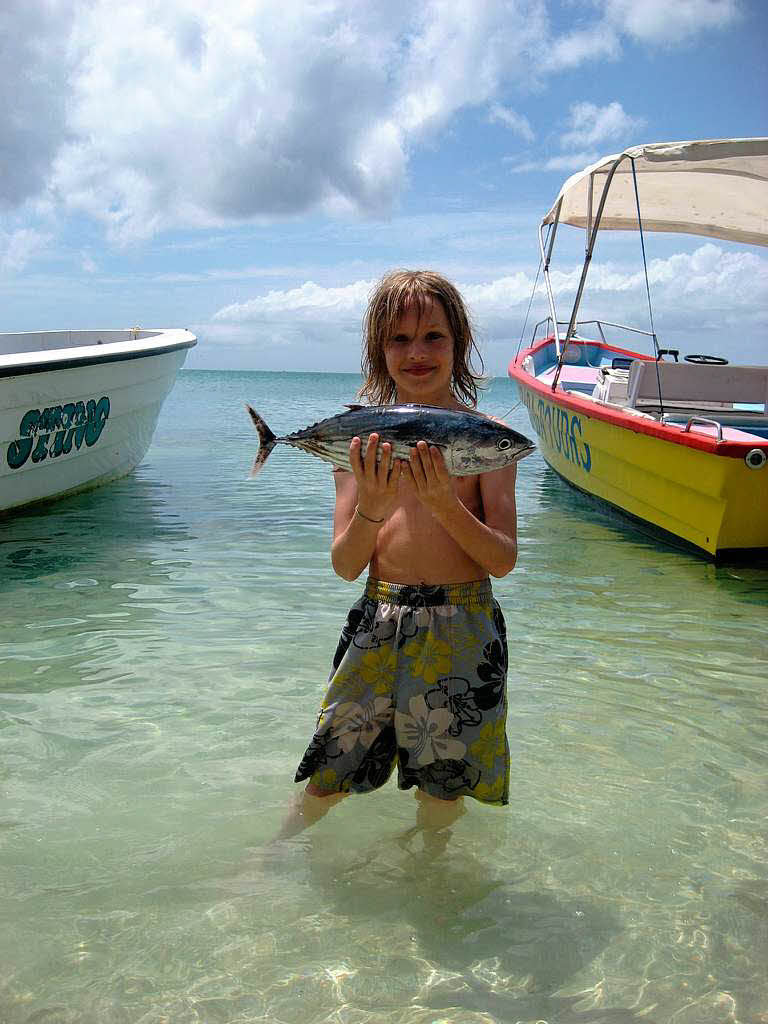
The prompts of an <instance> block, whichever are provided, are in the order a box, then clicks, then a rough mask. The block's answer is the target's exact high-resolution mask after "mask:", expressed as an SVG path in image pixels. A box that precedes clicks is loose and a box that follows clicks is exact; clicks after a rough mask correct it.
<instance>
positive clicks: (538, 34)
mask: <svg viewBox="0 0 768 1024" xmlns="http://www.w3.org/2000/svg"><path fill="white" fill-rule="evenodd" d="M766 38H768V5H767V4H766V3H765V2H764V0H674V2H670V0H641V2H638V0H561V2H559V3H556V2H553V0H432V2H430V0H421V2H419V0H407V2H406V0H345V2H334V0H281V2H280V3H279V4H277V3H275V2H274V0H217V3H216V4H215V5H214V4H212V3H210V0H164V2H163V3H162V4H159V3H157V2H156V0H122V2H121V3H120V4H119V5H116V4H115V3H114V0H3V2H2V6H1V7H0V47H2V56H3V60H2V62H1V63H0V96H1V97H2V102H1V103H0V156H1V163H0V166H1V167H2V174H0V300H1V301H2V309H3V317H2V322H3V324H4V326H3V328H2V330H4V331H25V330H29V331H33V330H46V329H48V330H52V329H63V328H68V329H77V328H83V329H84V328H91V327H97V328H107V327H131V326H135V325H139V326H142V327H187V328H189V329H190V330H192V331H193V332H194V333H195V334H196V335H197V337H198V339H199V344H198V346H197V347H196V348H195V349H194V350H193V351H192V352H191V354H190V356H189V358H188V361H187V366H188V367H192V368H206V369H268V370H286V369H289V370H331V371H355V370H357V369H358V368H359V365H360V334H361V332H360V324H361V320H362V316H363V313H364V309H365V305H366V301H367V297H368V295H369V293H370V291H371V289H372V287H373V286H374V285H375V282H376V281H377V280H378V279H379V278H380V277H381V276H382V275H383V274H384V273H385V272H386V271H388V270H390V269H392V268H395V267H412V268H430V269H435V270H439V271H440V272H442V273H444V274H445V275H446V276H448V277H449V278H451V279H452V280H453V281H455V282H456V284H457V285H458V286H459V287H460V289H461V290H462V292H463V294H464V295H465V297H466V299H467V301H468V304H469V307H470V310H471V312H472V315H473V319H474V323H475V325H476V329H477V335H478V338H479V341H480V347H481V351H482V353H483V357H484V361H485V366H486V370H487V371H488V373H490V374H493V375H499V374H504V373H505V372H506V367H507V364H508V363H509V361H510V359H511V358H512V357H513V356H514V353H515V350H516V349H517V347H518V344H519V343H520V339H521V337H524V338H525V340H526V341H528V340H530V334H531V330H532V327H533V324H534V323H535V322H536V321H537V320H540V319H541V318H543V317H545V316H546V315H547V312H548V310H547V306H546V301H545V298H544V296H543V294H542V293H541V290H540V287H539V289H538V290H537V293H536V294H535V295H534V296H533V302H532V306H531V312H530V315H529V316H528V318H527V320H526V313H527V310H528V306H529V301H530V300H531V296H532V293H533V287H534V281H535V279H536V274H537V269H538V263H539V252H538V236H537V232H538V225H539V222H540V220H541V218H542V216H543V215H544V214H545V213H546V211H547V210H548V209H549V207H550V205H551V204H552V201H553V200H554V198H555V196H556V195H557V193H558V191H559V189H560V186H561V185H562V183H563V181H564V180H565V179H566V178H567V177H568V176H569V175H570V174H571V173H573V172H574V171H576V170H580V169H582V168H583V167H585V166H586V165H587V164H589V163H591V162H593V161H595V160H596V159H598V158H599V157H600V156H603V155H605V154H610V153H615V152H620V151H621V150H622V149H624V148H625V147H627V146H629V145H636V144H640V143H647V142H661V141H676V140H684V139H707V138H720V137H747V136H758V135H768V117H767V115H768V51H767V49H766V46H765V40H766ZM561 240H562V246H560V245H558V250H556V253H555V260H554V262H553V271H554V280H555V285H556V290H557V300H558V315H559V316H562V317H563V318H567V314H568V312H569V309H568V300H569V299H572V298H573V292H574V287H575V284H574V281H575V269H576V267H577V265H578V262H579V257H580V253H581V252H582V251H583V245H584V239H583V233H582V232H581V231H579V230H578V229H574V228H567V227H564V228H561V230H560V232H559V235H558V242H560V241H561ZM646 249H647V255H648V261H649V279H650V287H651V295H652V301H653V316H654V325H655V328H656V331H657V333H658V335H659V338H660V342H661V343H662V345H665V346H669V347H680V348H681V349H682V351H684V352H702V351H703V352H708V353H713V354H721V355H727V356H729V357H730V358H731V359H733V360H736V361H743V362H756V361H760V362H766V361H768V360H767V359H766V353H767V349H768V346H766V340H765V339H766V328H767V327H768V312H767V311H768V250H766V249H762V248H757V247H746V246H738V245H735V244H728V243H722V242H719V241H711V240H707V239H704V238H694V237H688V236H685V237H683V236H672V235H659V234H655V235H648V236H647V237H646ZM561 310H562V312H561ZM582 312H583V314H584V316H585V317H591V316H600V317H602V318H604V319H606V320H611V321H614V322H622V323H632V324H633V325H635V326H638V327H640V328H642V329H647V328H648V326H649V319H648V310H647V300H646V295H645V286H644V283H643V278H642V262H641V254H640V246H639V241H638V237H637V235H636V234H635V233H630V232H621V233H607V232H606V233H605V235H604V236H603V237H602V238H601V240H600V242H599V244H598V247H597V250H596V253H595V258H594V264H593V267H592V270H591V271H590V278H589V281H588V286H587V293H586V296H585V300H584V304H583V306H582Z"/></svg>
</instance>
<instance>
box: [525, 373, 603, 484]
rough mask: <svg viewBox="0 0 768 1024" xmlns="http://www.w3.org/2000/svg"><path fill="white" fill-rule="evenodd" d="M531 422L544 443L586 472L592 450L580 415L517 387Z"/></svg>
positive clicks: (590, 465) (588, 469) (588, 467)
mask: <svg viewBox="0 0 768 1024" xmlns="http://www.w3.org/2000/svg"><path fill="white" fill-rule="evenodd" d="M520 393H521V395H522V399H523V403H524V405H525V407H526V409H527V410H528V418H529V419H530V421H531V426H532V427H533V429H534V430H535V431H536V433H537V434H538V435H539V438H540V439H541V441H542V443H543V444H544V445H545V447H548V448H554V449H555V450H556V451H557V452H559V453H560V454H561V455H562V456H563V457H564V458H566V459H568V461H569V462H572V463H573V464H574V465H575V466H579V467H580V468H581V469H583V470H584V471H585V472H586V473H589V471H590V470H591V468H592V451H591V449H590V447H589V445H588V444H587V442H586V441H585V440H584V432H583V428H582V425H581V417H580V416H578V415H576V413H571V412H569V411H568V410H567V409H562V408H561V407H560V406H553V405H552V404H551V403H549V402H545V401H544V399H543V398H537V397H536V395H534V394H533V393H532V392H530V391H527V390H526V389H524V388H521V389H520Z"/></svg>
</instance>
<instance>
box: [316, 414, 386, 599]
mask: <svg viewBox="0 0 768 1024" xmlns="http://www.w3.org/2000/svg"><path fill="white" fill-rule="evenodd" d="M378 440H379V438H378V435H377V434H371V436H370V438H369V439H368V448H367V451H366V454H365V458H363V457H362V455H361V449H362V443H361V441H360V438H359V437H355V438H353V439H352V443H351V445H350V449H349V461H350V466H351V469H352V472H351V473H346V472H339V473H334V474H333V479H334V483H335V485H336V508H335V510H334V514H333V543H332V544H331V564H332V565H333V570H334V572H335V573H336V574H337V575H338V576H341V578H342V579H345V580H356V579H357V577H358V576H359V575H360V573H361V572H362V571H363V569H365V567H366V566H367V565H368V563H369V562H370V560H371V558H372V557H373V552H374V551H375V549H376V539H377V537H378V535H379V530H380V529H381V527H382V526H383V524H384V522H385V520H386V519H388V518H389V516H390V514H391V512H392V509H393V508H394V506H395V504H396V501H397V485H398V481H399V479H400V473H401V469H402V464H401V462H400V461H399V460H395V462H394V465H393V466H392V469H391V472H390V460H391V454H392V446H391V445H389V444H386V443H385V444H384V445H382V456H381V462H380V463H378V464H377V462H376V448H377V445H378Z"/></svg>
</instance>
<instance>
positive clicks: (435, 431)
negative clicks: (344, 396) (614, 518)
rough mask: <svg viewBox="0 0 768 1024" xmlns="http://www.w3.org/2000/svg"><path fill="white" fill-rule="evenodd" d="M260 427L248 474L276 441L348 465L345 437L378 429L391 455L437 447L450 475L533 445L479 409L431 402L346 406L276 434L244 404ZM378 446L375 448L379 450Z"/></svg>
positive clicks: (479, 468)
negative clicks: (418, 446)
mask: <svg viewBox="0 0 768 1024" xmlns="http://www.w3.org/2000/svg"><path fill="white" fill-rule="evenodd" d="M246 409H247V410H248V413H249V414H250V417H251V419H252V420H253V422H254V424H255V426H256V429H257V430H258V432H259V441H260V444H259V451H258V454H257V455H256V461H255V462H254V464H253V470H252V472H251V476H256V474H257V473H259V471H260V470H261V469H262V467H263V466H264V463H265V462H266V461H267V459H268V458H269V454H270V452H271V451H272V449H273V448H274V447H275V445H276V444H290V445H292V446H293V447H294V448H300V449H301V450H302V451H305V452H309V453H310V454H311V455H317V456H318V458H321V459H325V461H326V462H332V463H333V465H334V466H339V467H340V468H341V469H349V468H350V467H349V443H350V441H351V440H352V438H353V437H359V438H360V439H361V440H362V442H363V445H365V442H366V441H367V439H368V435H369V434H372V433H374V432H375V433H377V434H378V435H379V437H380V439H381V441H382V442H384V441H389V442H390V444H391V445H392V453H393V456H394V458H397V459H407V458H408V457H409V456H410V450H411V448H413V447H414V446H415V445H416V442H417V441H426V442H427V443H428V444H431V445H434V446H435V447H436V448H439V449H440V451H441V452H442V454H443V458H444V459H445V464H446V466H447V468H448V472H449V473H450V474H451V476H470V475H472V474H474V473H488V472H490V471H492V470H494V469H503V468H504V466H509V465H511V463H513V462H517V461H518V460H519V459H524V458H525V456H526V455H530V453H531V452H532V451H533V450H534V444H533V442H532V441H530V440H529V439H528V438H527V437H525V436H523V434H518V432H517V431H516V430H512V429H511V428H510V427H506V426H504V425H503V424H501V423H497V422H496V421H495V420H491V419H488V417H487V416H483V415H482V414H480V413H477V412H461V411H458V410H454V409H440V408H436V407H433V406H429V405H355V406H349V411H348V412H343V413H339V415H337V416H329V417H328V419H325V420H320V422H319V423H313V424H312V425H311V426H309V427H305V428H304V429H303V430H297V431H296V432H295V433H293V434H287V435H286V436H285V437H276V436H275V435H274V434H273V433H272V431H271V430H270V429H269V427H268V426H267V424H266V423H265V422H264V420H263V419H262V418H261V416H259V414H258V413H257V412H256V411H255V410H254V409H252V408H251V406H250V405H247V406H246ZM380 452H381V448H379V454H380Z"/></svg>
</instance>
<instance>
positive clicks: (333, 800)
mask: <svg viewBox="0 0 768 1024" xmlns="http://www.w3.org/2000/svg"><path fill="white" fill-rule="evenodd" d="M304 793H305V794H306V795H307V796H311V797H315V799H317V800H322V801H323V803H324V804H326V805H327V806H328V807H330V806H331V805H332V804H337V803H338V802H339V800H343V799H344V797H345V796H348V795H349V794H347V793H338V792H334V791H333V790H327V789H320V787H319V786H316V785H315V784H314V783H313V782H308V783H307V786H306V788H305V790H304Z"/></svg>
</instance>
